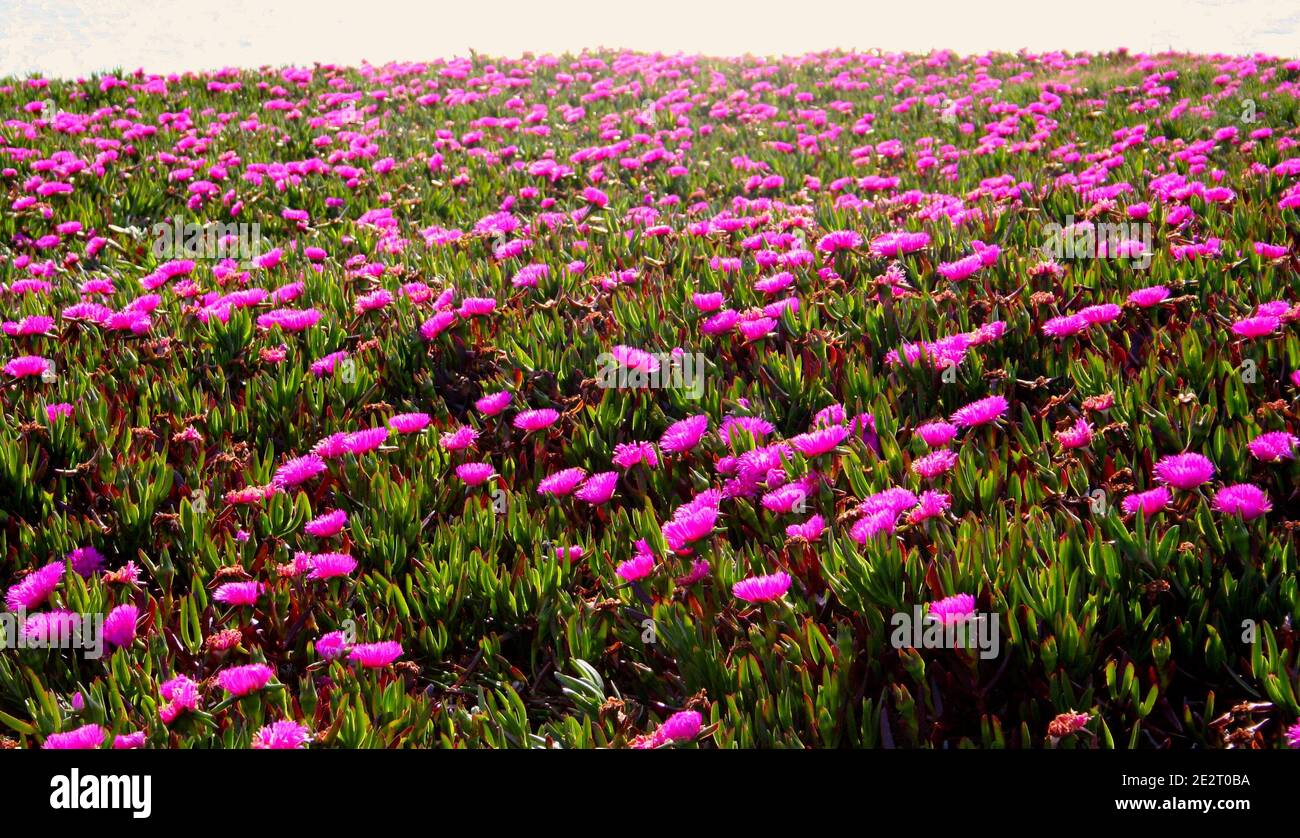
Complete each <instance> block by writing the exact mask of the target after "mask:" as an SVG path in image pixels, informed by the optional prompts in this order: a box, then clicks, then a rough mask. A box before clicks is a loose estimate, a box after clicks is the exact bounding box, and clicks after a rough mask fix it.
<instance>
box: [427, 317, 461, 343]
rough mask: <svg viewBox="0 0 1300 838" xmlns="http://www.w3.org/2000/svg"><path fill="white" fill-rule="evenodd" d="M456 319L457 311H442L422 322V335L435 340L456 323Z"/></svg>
mask: <svg viewBox="0 0 1300 838" xmlns="http://www.w3.org/2000/svg"><path fill="white" fill-rule="evenodd" d="M456 319H457V316H456V312H454V311H440V312H438V313H437V314H435V315H433V316H432V317H430V318H429V319H428V320H425V321H424V322H423V323H421V324H420V337H422V338H424V339H425V340H433V339H434V338H436V337H437V336H438V335H440V334H442V333H443V332H444V331H446V330H447V328H448V327H449V326H451V325H452V324H453V323H455V322H456Z"/></svg>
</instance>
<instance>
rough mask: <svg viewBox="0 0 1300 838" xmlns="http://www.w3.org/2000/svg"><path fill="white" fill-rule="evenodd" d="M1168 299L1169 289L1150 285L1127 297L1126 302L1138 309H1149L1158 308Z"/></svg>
mask: <svg viewBox="0 0 1300 838" xmlns="http://www.w3.org/2000/svg"><path fill="white" fill-rule="evenodd" d="M1167 299H1169V289H1168V288H1166V287H1165V286H1163V285H1152V286H1151V287H1149V288H1139V289H1138V290H1136V291H1134V292H1133V293H1132V294H1129V295H1128V301H1129V302H1130V303H1132V304H1133V305H1135V306H1137V307H1138V308H1151V307H1152V306H1158V305H1160V304H1161V303H1163V302H1164V301H1165V300H1167Z"/></svg>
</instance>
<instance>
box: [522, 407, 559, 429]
mask: <svg viewBox="0 0 1300 838" xmlns="http://www.w3.org/2000/svg"><path fill="white" fill-rule="evenodd" d="M559 418H560V414H558V413H556V412H555V411H554V410H552V409H551V408H549V407H544V408H541V409H540V410H523V411H520V412H519V413H518V414H517V415H516V416H515V420H514V426H515V427H516V428H518V429H519V430H521V431H540V430H541V429H542V428H549V427H550V426H551V425H554V424H555V421H556V420H557V419H559Z"/></svg>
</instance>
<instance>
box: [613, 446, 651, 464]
mask: <svg viewBox="0 0 1300 838" xmlns="http://www.w3.org/2000/svg"><path fill="white" fill-rule="evenodd" d="M613 463H614V465H616V466H618V467H619V468H622V469H629V468H631V467H632V466H634V465H636V464H637V463H645V464H646V465H647V466H649V467H650V468H658V467H659V455H658V454H657V453H656V452H655V446H654V443H653V442H628V443H619V444H618V445H615V446H614V457H613Z"/></svg>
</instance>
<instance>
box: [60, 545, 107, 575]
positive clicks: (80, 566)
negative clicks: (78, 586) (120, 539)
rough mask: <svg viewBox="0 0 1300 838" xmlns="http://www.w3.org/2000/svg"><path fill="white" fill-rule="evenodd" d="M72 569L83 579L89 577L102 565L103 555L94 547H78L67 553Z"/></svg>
mask: <svg viewBox="0 0 1300 838" xmlns="http://www.w3.org/2000/svg"><path fill="white" fill-rule="evenodd" d="M68 560H69V561H71V562H72V569H73V570H74V571H76V573H77V575H78V576H80V577H82V578H83V579H89V578H90V577H91V576H94V575H95V574H96V573H98V572H99V569H100V568H101V567H103V566H104V556H103V554H101V553H100V552H99V551H98V550H96V549H95V548H94V547H78V548H77V549H75V550H73V551H72V552H71V553H69V554H68Z"/></svg>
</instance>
